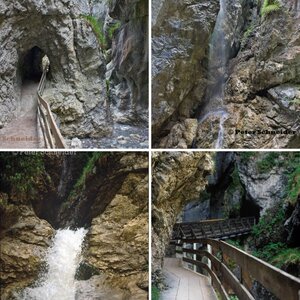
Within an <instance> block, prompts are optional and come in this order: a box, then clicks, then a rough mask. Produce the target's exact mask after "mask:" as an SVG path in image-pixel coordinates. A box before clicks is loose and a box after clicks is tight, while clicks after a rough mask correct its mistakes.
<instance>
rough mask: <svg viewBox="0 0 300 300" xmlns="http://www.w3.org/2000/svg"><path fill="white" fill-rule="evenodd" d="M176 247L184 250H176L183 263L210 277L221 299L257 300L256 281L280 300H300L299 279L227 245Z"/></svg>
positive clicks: (210, 242)
mask: <svg viewBox="0 0 300 300" xmlns="http://www.w3.org/2000/svg"><path fill="white" fill-rule="evenodd" d="M189 245H190V246H189ZM176 246H177V247H179V248H180V249H181V250H180V249H179V250H178V248H177V251H176V252H177V253H180V254H182V255H183V257H182V260H183V262H186V263H188V264H191V265H193V266H194V268H196V269H197V268H198V271H199V270H202V272H203V270H205V271H206V272H207V273H208V274H209V276H210V278H211V282H212V285H213V287H214V288H215V289H216V290H217V291H218V293H219V295H220V297H221V299H224V300H228V299H230V297H229V294H231V295H236V296H237V297H238V298H239V299H240V300H244V299H245V300H254V299H255V298H254V296H253V295H252V294H251V292H250V291H251V289H252V287H253V284H254V282H255V281H256V282H259V283H260V284H261V285H262V286H263V287H265V288H266V289H267V290H268V291H269V292H271V293H272V294H273V295H274V296H275V297H277V298H278V299H280V300H285V299H288V300H299V299H300V279H299V278H297V277H295V276H292V275H290V274H288V273H286V272H284V271H282V270H280V269H278V268H276V267H274V266H272V265H270V264H268V263H266V262H264V261H262V260H260V259H258V258H256V257H254V256H252V255H250V254H248V253H246V252H244V251H242V250H240V249H238V248H236V247H234V246H232V245H229V244H228V243H226V242H223V241H219V240H213V239H198V240H194V241H189V242H188V241H187V240H185V239H182V240H180V241H178V243H177V244H176ZM188 256H191V257H188ZM233 269H235V270H238V272H237V273H238V274H240V275H239V276H238V277H239V278H238V277H237V276H236V275H235V274H234V273H233ZM194 271H196V270H195V269H194ZM235 273H236V272H235Z"/></svg>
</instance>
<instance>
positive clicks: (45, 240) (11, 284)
mask: <svg viewBox="0 0 300 300" xmlns="http://www.w3.org/2000/svg"><path fill="white" fill-rule="evenodd" d="M15 212H16V215H15V218H16V220H15V221H14V224H13V225H11V226H10V227H9V228H7V229H6V230H4V231H2V232H1V239H0V243H1V253H0V254H1V255H0V262H1V272H0V276H1V291H0V292H1V299H2V300H6V299H7V300H8V299H11V298H10V297H11V295H12V293H13V292H16V291H18V290H20V289H22V288H24V287H26V286H28V285H30V284H32V283H33V282H34V281H35V280H36V279H37V276H38V273H39V271H40V269H41V267H42V264H43V260H44V257H45V254H46V252H47V248H48V246H49V245H50V242H51V238H52V236H53V234H54V230H53V228H52V227H51V225H50V224H49V223H48V222H46V221H45V220H40V219H39V218H37V216H36V215H35V213H34V212H33V211H32V209H30V208H29V207H27V206H18V207H17V208H16V210H15Z"/></svg>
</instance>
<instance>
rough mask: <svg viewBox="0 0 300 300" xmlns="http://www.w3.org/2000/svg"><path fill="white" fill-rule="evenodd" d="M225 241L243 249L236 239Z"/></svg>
mask: <svg viewBox="0 0 300 300" xmlns="http://www.w3.org/2000/svg"><path fill="white" fill-rule="evenodd" d="M226 243H228V244H230V245H232V246H234V247H236V248H239V249H241V250H244V247H243V246H242V245H241V243H240V241H238V240H226Z"/></svg>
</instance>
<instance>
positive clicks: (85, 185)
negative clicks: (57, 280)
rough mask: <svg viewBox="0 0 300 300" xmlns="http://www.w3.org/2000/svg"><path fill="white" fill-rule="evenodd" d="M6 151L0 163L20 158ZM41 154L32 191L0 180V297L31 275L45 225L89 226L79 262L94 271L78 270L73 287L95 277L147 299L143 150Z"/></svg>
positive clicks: (41, 251) (49, 231)
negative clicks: (41, 162) (39, 169)
mask: <svg viewBox="0 0 300 300" xmlns="http://www.w3.org/2000/svg"><path fill="white" fill-rule="evenodd" d="M11 157H14V159H15V160H14V163H13V162H12V160H9V154H7V156H5V155H2V156H1V158H0V164H1V166H2V167H3V164H4V163H7V162H9V163H10V164H11V165H12V166H13V167H14V168H15V167H16V166H19V164H15V163H16V160H18V159H17V158H16V157H15V156H13V155H11ZM21 158H22V157H21V156H20V159H21ZM43 162H44V165H43V166H40V167H41V168H42V169H43V168H45V173H44V172H43V173H42V174H40V175H39V177H38V178H35V182H37V184H36V185H35V186H34V187H33V188H34V189H35V192H33V191H32V192H30V193H29V194H26V195H24V193H25V192H24V190H18V192H16V190H14V189H7V188H6V189H5V190H6V191H7V194H3V195H2V194H0V196H1V197H0V220H1V222H0V229H1V231H0V245H1V249H0V250H1V255H0V260H1V286H2V290H1V293H2V292H3V293H5V294H4V295H5V297H4V298H3V300H6V299H10V298H9V296H7V295H10V294H11V293H12V292H14V291H16V290H18V289H22V288H24V287H26V286H28V285H30V284H32V283H33V282H34V281H35V280H36V279H37V276H38V274H39V271H40V269H41V267H42V266H43V265H42V263H43V257H44V256H45V254H46V251H47V248H48V246H49V245H50V241H51V237H52V235H53V233H54V229H53V227H52V226H51V225H53V226H54V227H55V228H66V227H69V226H70V227H72V228H78V227H85V228H88V234H87V237H86V240H85V248H84V249H85V251H84V254H83V256H84V265H86V266H87V268H88V269H92V270H93V272H92V273H89V274H90V275H89V276H87V275H85V276H84V278H82V277H80V276H79V277H80V278H79V280H80V282H79V292H80V295H82V294H85V293H88V291H90V290H93V289H95V288H96V287H95V286H93V285H100V286H103V288H104V289H105V291H106V292H107V293H109V291H111V290H112V289H113V292H114V293H116V294H118V295H122V294H123V296H124V297H125V296H126V297H127V298H126V299H147V292H148V154H147V153H134V152H132V153H104V154H101V155H100V154H99V153H94V154H87V153H76V154H74V155H71V156H67V155H65V156H63V155H54V156H51V155H44V156H43ZM21 166H23V165H22V163H21ZM4 170H7V169H6V168H5V167H4V168H3V169H2V173H1V172H0V173H1V174H0V175H1V176H0V178H1V179H3V178H4V177H5V173H4ZM17 170H18V172H22V171H21V170H20V169H19V168H18V169H17ZM24 171H25V170H23V172H24ZM27 172H28V171H27ZM24 176H25V175H24ZM0 186H1V188H2V189H3V188H4V186H5V185H4V181H2V180H1V182H0ZM4 196H5V198H4ZM49 204H50V205H49ZM46 220H47V221H49V222H50V223H51V225H50V224H49V223H48V222H47V221H46ZM99 273H100V274H101V275H99ZM84 274H86V273H84ZM94 275H95V277H94ZM95 290H96V289H95ZM92 294H93V295H94V293H92ZM7 297H8V298H7ZM1 300H2V297H1Z"/></svg>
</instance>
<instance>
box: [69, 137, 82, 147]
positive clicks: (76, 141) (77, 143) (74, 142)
mask: <svg viewBox="0 0 300 300" xmlns="http://www.w3.org/2000/svg"><path fill="white" fill-rule="evenodd" d="M71 148H72V149H81V148H82V143H81V141H80V139H78V138H74V139H72V141H71Z"/></svg>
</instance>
